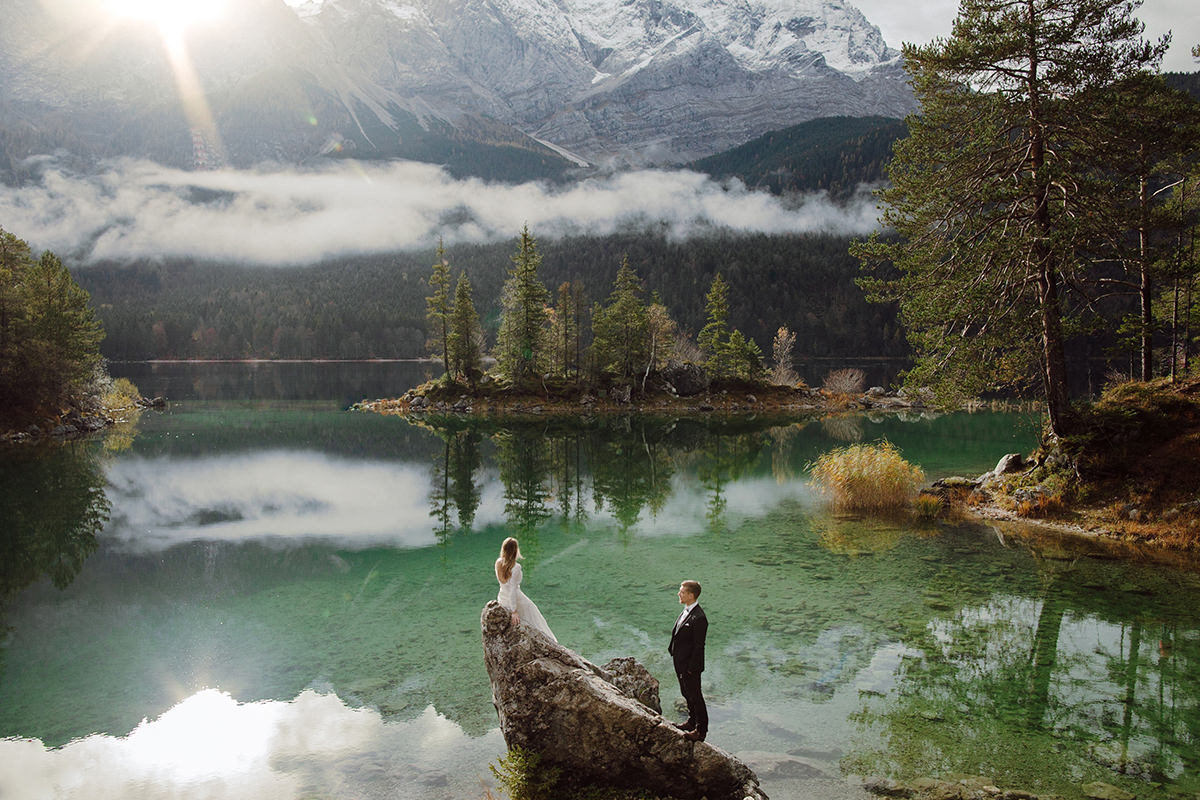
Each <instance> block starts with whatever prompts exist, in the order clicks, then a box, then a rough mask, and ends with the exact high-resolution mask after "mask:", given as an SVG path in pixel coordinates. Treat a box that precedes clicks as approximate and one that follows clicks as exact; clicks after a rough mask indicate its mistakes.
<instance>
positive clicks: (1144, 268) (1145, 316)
mask: <svg viewBox="0 0 1200 800" xmlns="http://www.w3.org/2000/svg"><path fill="white" fill-rule="evenodd" d="M1142 152H1143V153H1144V152H1145V149H1144V148H1143V149H1142ZM1149 202H1150V201H1149V195H1148V191H1147V185H1146V175H1145V170H1142V176H1141V177H1140V178H1139V179H1138V212H1139V218H1138V262H1139V267H1140V268H1141V277H1142V281H1141V286H1140V287H1139V290H1138V293H1139V295H1140V296H1141V301H1142V326H1141V327H1142V348H1141V349H1142V354H1141V355H1142V380H1143V381H1150V380H1153V378H1154V308H1153V306H1152V303H1153V300H1154V296H1153V291H1154V287H1153V281H1151V279H1150V263H1149V262H1150V253H1149V249H1150V248H1149V243H1148V242H1147V228H1148V227H1149V224H1150V223H1149V220H1148V219H1147V216H1148V209H1149Z"/></svg>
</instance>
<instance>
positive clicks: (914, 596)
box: [0, 364, 1200, 800]
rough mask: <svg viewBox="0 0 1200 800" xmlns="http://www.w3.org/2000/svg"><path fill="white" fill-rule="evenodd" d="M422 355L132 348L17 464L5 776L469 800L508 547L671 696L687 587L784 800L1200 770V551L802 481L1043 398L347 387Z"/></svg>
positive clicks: (95, 790)
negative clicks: (843, 494) (697, 402)
mask: <svg viewBox="0 0 1200 800" xmlns="http://www.w3.org/2000/svg"><path fill="white" fill-rule="evenodd" d="M427 369H428V367H427V366H425V365H418V364H356V365H348V364H294V365H287V364H285V365H279V364H258V365H235V364H214V365H179V364H176V365H115V368H114V372H115V373H117V374H127V375H129V376H130V377H132V378H133V379H134V381H135V382H137V383H138V385H139V387H140V388H141V389H142V391H143V393H146V394H152V393H161V394H166V395H167V396H168V397H169V398H170V399H171V401H172V402H171V405H170V407H169V409H168V410H167V411H165V412H146V413H143V414H142V415H141V417H140V419H139V420H138V421H137V423H136V425H129V426H126V427H124V428H121V429H117V430H114V431H111V432H109V434H108V435H106V436H103V437H100V438H97V439H95V440H90V441H86V442H79V443H75V444H71V445H67V446H65V447H57V448H18V449H7V450H2V451H0V509H2V510H0V514H2V516H0V523H2V530H3V533H2V534H0V556H2V561H0V563H2V564H3V566H2V567H0V581H2V583H0V603H2V604H3V605H2V607H0V626H3V628H2V629H3V640H2V642H0V797H3V798H6V800H7V799H8V798H44V797H65V798H89V800H90V799H91V798H123V797H132V796H137V797H139V798H167V797H172V798H210V797H222V798H261V797H272V798H297V799H299V798H309V797H354V798H375V797H379V798H383V797H387V798H422V800H428V799H430V798H433V799H435V800H436V799H437V798H446V799H447V800H451V799H454V800H482V798H483V797H484V796H485V794H486V792H487V790H488V789H489V788H490V789H492V790H493V791H494V788H495V784H494V780H493V778H492V776H491V774H490V771H489V769H488V766H489V764H491V763H494V762H496V761H497V759H498V758H499V757H500V756H501V755H503V753H504V744H503V740H502V739H501V737H500V734H499V730H498V727H497V722H496V715H495V711H494V709H493V708H492V705H491V702H490V689H489V685H488V679H487V674H486V672H485V670H484V666H483V659H482V648H481V646H480V631H479V614H480V611H481V609H482V607H483V606H484V604H485V603H486V602H487V601H488V600H489V599H492V598H494V597H495V594H496V582H495V577H494V575H493V574H492V566H491V565H492V561H493V560H494V558H495V556H496V553H497V551H498V549H499V544H500V542H501V541H502V540H503V538H504V537H505V536H508V535H516V536H519V537H520V539H521V543H522V550H523V551H524V553H525V557H526V560H525V575H526V578H525V587H524V588H525V589H526V591H527V593H528V594H529V595H530V596H531V597H532V598H533V599H534V600H535V601H536V602H537V603H538V604H539V606H540V607H541V609H542V611H543V613H544V614H545V615H546V617H547V619H548V621H549V623H550V625H551V627H552V628H553V629H554V632H555V634H556V635H557V636H558V638H559V640H560V641H561V642H562V643H564V644H565V645H567V646H568V647H571V648H572V649H574V650H576V651H578V652H579V653H580V654H582V655H583V656H585V657H586V658H588V659H590V660H591V661H593V662H596V663H604V662H605V661H607V660H608V659H610V658H612V657H614V656H622V655H630V656H634V657H636V658H637V659H638V660H639V661H641V662H642V663H643V664H645V665H646V666H647V667H648V668H649V669H650V670H651V672H652V673H654V674H655V675H656V677H658V678H659V680H660V681H662V697H663V702H664V706H665V707H667V708H668V709H670V708H671V707H672V706H673V705H674V704H675V703H676V700H677V698H678V689H677V686H676V684H675V682H674V679H673V676H672V674H671V668H670V663H669V657H668V655H667V653H666V641H667V638H668V636H669V631H670V627H671V625H672V624H673V622H674V620H675V617H676V615H677V613H678V601H677V598H676V596H675V591H676V589H677V587H678V584H679V581H680V580H681V579H683V578H695V579H697V580H699V581H700V582H701V583H702V584H703V586H704V592H703V597H702V602H703V604H704V606H705V609H706V611H707V614H708V617H709V620H710V626H711V627H710V634H709V646H708V658H707V671H706V672H705V676H704V683H705V692H706V696H707V697H708V699H709V709H710V714H711V716H712V728H711V731H710V735H709V741H710V742H711V743H713V744H715V745H717V746H719V747H722V748H724V749H726V750H728V751H730V752H734V753H737V754H740V755H742V756H743V758H744V759H745V760H746V761H748V762H749V763H750V764H751V765H752V766H755V767H756V768H757V769H758V771H759V775H760V777H761V778H762V782H763V787H764V789H765V790H766V791H767V793H768V794H770V795H771V796H772V797H773V798H776V800H779V799H780V798H800V799H801V800H817V798H839V797H844V798H857V797H862V796H864V795H863V793H862V791H861V789H860V788H858V787H859V785H860V784H861V779H862V778H863V777H867V776H889V777H894V778H898V779H902V780H904V779H913V778H917V777H922V776H931V777H944V776H950V775H961V774H974V775H985V776H987V777H990V778H992V779H993V780H994V781H995V782H996V783H997V784H998V785H999V786H1001V787H1004V788H1020V789H1025V790H1028V791H1033V792H1037V793H1057V794H1060V795H1062V796H1063V797H1065V798H1080V797H1082V794H1081V791H1080V788H1079V787H1080V786H1081V785H1083V784H1087V783H1090V782H1092V781H1104V782H1106V783H1111V784H1114V785H1117V786H1120V787H1122V788H1124V789H1126V790H1128V791H1130V792H1132V793H1135V794H1137V796H1138V797H1140V798H1173V797H1176V796H1180V795H1187V796H1191V795H1194V794H1195V793H1197V792H1200V757H1198V755H1197V754H1198V753H1200V746H1198V742H1197V737H1198V736H1200V708H1198V705H1200V669H1198V668H1197V666H1198V660H1200V604H1198V603H1197V602H1196V601H1197V598H1198V597H1200V575H1198V574H1197V573H1196V572H1195V571H1192V570H1189V569H1185V568H1180V567H1175V566H1171V565H1167V564H1162V563H1155V562H1154V561H1153V560H1151V559H1149V558H1142V557H1138V555H1137V554H1136V553H1131V552H1124V553H1122V554H1121V555H1122V557H1121V558H1114V557H1113V554H1112V553H1111V552H1109V551H1107V550H1105V549H1102V548H1098V547H1097V546H1095V545H1089V544H1087V543H1084V542H1074V541H1064V540H1062V539H1060V538H1058V537H1045V536H1039V535H1037V534H1036V533H1033V532H1031V531H1026V530H1022V529H1020V528H1017V527H1012V526H1008V527H1003V528H1000V527H993V526H987V525H981V524H969V523H950V522H938V523H929V522H920V521H917V520H913V519H907V518H896V519H875V518H857V517H848V516H836V515H832V514H831V513H830V512H829V511H828V510H827V509H826V507H825V505H824V503H823V501H822V498H821V497H820V496H819V495H817V494H815V493H814V491H813V489H812V488H811V486H810V485H809V483H808V479H807V468H806V465H807V464H808V463H809V462H811V461H812V460H813V459H814V458H815V457H816V456H817V455H819V454H820V453H822V452H824V451H826V450H828V449H830V448H832V447H836V446H839V445H842V444H845V443H847V442H850V441H875V440H878V439H881V438H886V439H888V440H889V441H891V442H893V443H894V444H896V445H897V446H898V447H899V448H900V449H901V451H902V452H903V453H904V455H905V457H906V458H908V459H909V460H910V461H913V462H915V463H918V464H920V465H921V466H922V467H923V468H924V469H925V471H926V473H927V476H928V477H929V478H930V479H933V478H936V477H939V476H945V475H950V474H964V475H976V474H979V473H981V472H983V471H985V470H986V469H988V468H990V467H991V466H992V465H994V463H995V462H996V460H997V458H998V457H999V456H1000V455H1002V454H1003V453H1006V452H1013V451H1028V450H1029V448H1030V447H1031V446H1032V444H1033V442H1034V441H1035V439H1036V430H1037V424H1038V421H1037V420H1036V419H1032V418H1030V417H1029V416H1027V415H1018V414H1003V413H985V414H951V415H945V416H938V417H925V418H922V417H916V418H912V419H907V420H904V419H899V418H897V417H893V416H883V417H878V418H866V417H843V418H838V419H833V420H826V421H820V420H803V419H744V418H743V419H725V420H722V419H704V420H696V419H666V418H663V419H609V420H599V419H575V420H569V421H562V420H548V419H530V420H528V421H525V422H522V423H521V424H515V425H511V426H507V427H501V426H498V425H495V424H484V425H476V426H473V425H471V424H468V423H467V422H466V421H461V420H460V421H458V422H457V423H456V424H455V425H454V426H453V427H451V428H449V429H446V428H443V429H440V430H439V429H435V428H433V427H430V426H415V425H412V424H409V423H408V422H406V421H404V420H403V419H400V418H396V417H381V416H376V415H369V414H358V413H352V412H347V411H345V410H344V409H345V406H346V405H347V404H349V403H350V402H353V401H355V400H358V399H362V398H363V397H377V396H381V395H398V394H400V393H402V392H403V391H404V390H405V389H406V388H408V387H409V386H411V385H413V384H415V383H418V382H420V381H421V380H423V377H424V372H425V371H426V370H427ZM681 716H682V715H681ZM680 718H681V717H680Z"/></svg>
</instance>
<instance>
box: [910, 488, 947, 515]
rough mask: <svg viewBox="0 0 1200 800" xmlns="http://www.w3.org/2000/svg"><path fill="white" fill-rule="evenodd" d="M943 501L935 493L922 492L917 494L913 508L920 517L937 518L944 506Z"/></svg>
mask: <svg viewBox="0 0 1200 800" xmlns="http://www.w3.org/2000/svg"><path fill="white" fill-rule="evenodd" d="M945 505H946V504H945V502H944V501H943V500H942V498H941V497H939V496H938V495H936V494H928V493H926V492H922V493H921V494H918V495H917V499H916V501H915V502H914V503H913V509H914V510H915V511H916V512H917V516H918V517H920V518H921V519H937V518H938V517H939V516H941V513H942V510H943V509H944V508H945Z"/></svg>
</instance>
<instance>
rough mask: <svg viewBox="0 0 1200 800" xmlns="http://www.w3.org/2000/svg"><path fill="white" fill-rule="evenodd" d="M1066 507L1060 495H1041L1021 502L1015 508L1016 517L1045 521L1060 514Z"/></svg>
mask: <svg viewBox="0 0 1200 800" xmlns="http://www.w3.org/2000/svg"><path fill="white" fill-rule="evenodd" d="M1066 507H1067V505H1066V503H1064V502H1063V498H1062V495H1061V494H1041V495H1038V496H1036V497H1034V498H1032V499H1030V500H1022V501H1021V503H1020V504H1019V505H1018V506H1017V516H1018V517H1025V518H1027V519H1045V518H1047V517H1055V516H1058V515H1059V514H1062V513H1063V511H1065V510H1066Z"/></svg>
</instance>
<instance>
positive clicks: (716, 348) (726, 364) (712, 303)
mask: <svg viewBox="0 0 1200 800" xmlns="http://www.w3.org/2000/svg"><path fill="white" fill-rule="evenodd" d="M704 300H705V303H704V308H705V310H706V312H707V314H708V321H707V322H706V323H705V324H704V327H703V328H701V329H700V334H699V335H698V336H697V337H696V344H697V345H699V347H700V352H701V353H702V354H703V355H704V359H705V361H704V364H705V366H706V368H707V369H708V374H709V376H710V377H712V378H727V377H729V376H730V375H731V374H732V372H733V364H732V363H731V362H730V359H729V323H728V319H729V284H727V283H725V280H724V279H723V278H722V277H721V273H719V272H718V273H717V274H716V275H714V276H713V280H712V284H711V285H710V286H709V289H708V294H707V295H706V296H705V298H704Z"/></svg>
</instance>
